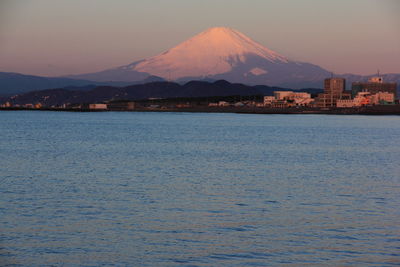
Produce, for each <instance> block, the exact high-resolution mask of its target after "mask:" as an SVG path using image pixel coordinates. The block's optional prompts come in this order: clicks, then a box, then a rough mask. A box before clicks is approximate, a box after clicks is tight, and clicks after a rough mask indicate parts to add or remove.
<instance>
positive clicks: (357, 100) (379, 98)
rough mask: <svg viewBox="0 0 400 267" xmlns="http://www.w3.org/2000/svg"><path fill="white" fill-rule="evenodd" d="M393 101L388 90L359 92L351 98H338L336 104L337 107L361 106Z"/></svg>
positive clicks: (391, 102) (388, 103) (391, 103)
mask: <svg viewBox="0 0 400 267" xmlns="http://www.w3.org/2000/svg"><path fill="white" fill-rule="evenodd" d="M394 101H395V98H394V94H392V93H388V92H378V93H376V94H371V93H370V92H359V93H357V95H356V97H354V98H353V99H338V100H337V102H336V106H337V107H338V108H351V107H362V106H369V105H371V106H377V105H393V104H394Z"/></svg>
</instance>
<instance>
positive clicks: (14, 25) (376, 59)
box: [0, 0, 400, 76]
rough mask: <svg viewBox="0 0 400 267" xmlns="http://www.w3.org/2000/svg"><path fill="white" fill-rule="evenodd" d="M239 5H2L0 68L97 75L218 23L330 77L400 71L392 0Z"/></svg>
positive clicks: (399, 40)
mask: <svg viewBox="0 0 400 267" xmlns="http://www.w3.org/2000/svg"><path fill="white" fill-rule="evenodd" d="M246 3H247V5H246V4H245V3H241V2H239V1H229V12H226V8H227V7H228V1H216V2H213V1H202V2H201V3H198V2H194V1H186V2H183V1H178V0H174V1H169V2H168V3H166V2H157V3H154V2H152V3H148V2H144V1H143V2H131V1H119V2H117V3H116V4H115V3H114V4H111V3H109V2H106V1H85V2H83V3H82V2H79V1H68V2H67V1H57V2H54V1H47V0H42V1H18V0H17V1H3V2H2V3H1V4H0V7H1V9H0V10H1V11H0V15H1V19H0V22H1V25H2V26H0V58H1V59H2V60H1V63H0V71H6V72H20V73H25V74H32V75H43V76H59V75H68V74H80V73H85V72H94V71H101V70H103V69H107V68H110V67H116V66H120V65H124V64H128V63H130V62H132V61H135V60H141V59H145V58H148V57H151V56H154V55H157V54H160V53H162V52H164V51H165V50H167V49H169V48H171V47H174V46H175V45H177V44H178V43H180V42H182V41H184V40H185V39H187V38H189V37H191V36H193V35H195V34H197V33H198V32H200V31H203V30H205V29H207V28H210V27H214V26H226V27H232V28H236V29H238V30H240V31H243V32H246V33H247V34H248V35H249V36H250V37H251V38H253V39H254V40H256V41H258V42H259V43H261V44H263V45H265V46H266V47H268V48H270V49H272V50H275V51H277V52H279V53H282V54H283V55H285V56H287V57H289V58H290V59H294V60H298V61H305V62H310V63H314V64H317V65H320V66H321V67H323V68H325V69H327V70H329V71H333V72H335V73H339V74H341V73H354V74H363V75H366V74H373V73H375V72H376V71H377V69H380V70H381V72H382V73H400V69H399V66H398V62H399V61H400V36H399V35H398V34H397V31H396V30H397V29H398V26H399V19H398V18H396V11H398V10H399V8H400V5H399V3H398V2H396V1H389V0H388V1H372V0H371V1H351V2H350V3H348V1H335V2H329V3H328V2H324V3H320V2H318V1H313V0H307V1H301V2H300V1H299V2H292V1H279V2H278V1H250V2H246ZM183 22H185V23H183ZM166 35H167V36H168V38H166ZM382 40H384V42H382Z"/></svg>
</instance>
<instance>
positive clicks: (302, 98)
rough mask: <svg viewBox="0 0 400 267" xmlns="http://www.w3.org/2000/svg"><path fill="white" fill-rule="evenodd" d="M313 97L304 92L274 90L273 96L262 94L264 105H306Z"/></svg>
mask: <svg viewBox="0 0 400 267" xmlns="http://www.w3.org/2000/svg"><path fill="white" fill-rule="evenodd" d="M313 101H314V99H312V98H311V95H310V94H309V93H306V92H293V91H275V92H274V96H264V106H271V107H290V106H308V105H310V103H311V102H313Z"/></svg>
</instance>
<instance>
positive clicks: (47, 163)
mask: <svg viewBox="0 0 400 267" xmlns="http://www.w3.org/2000/svg"><path fill="white" fill-rule="evenodd" d="M0 178H1V179H0V182H1V183H0V265H7V264H8V265H15V266H112V265H114V266H321V265H323V266H396V265H400V117H398V116H334V115H251V114H243V115H240V114H205V113H135V112H120V113H118V112H104V113H78V112H76V113H74V112H71V113H69V112H41V111H10V112H8V111H1V112H0Z"/></svg>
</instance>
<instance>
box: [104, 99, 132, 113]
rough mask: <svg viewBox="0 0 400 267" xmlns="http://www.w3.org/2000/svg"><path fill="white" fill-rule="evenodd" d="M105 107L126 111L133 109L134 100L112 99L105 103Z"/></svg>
mask: <svg viewBox="0 0 400 267" xmlns="http://www.w3.org/2000/svg"><path fill="white" fill-rule="evenodd" d="M107 109H109V110H115V111H127V110H134V109H135V102H131V101H112V102H109V103H107Z"/></svg>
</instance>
